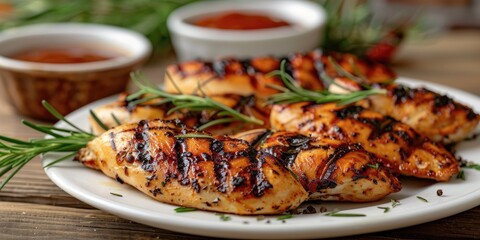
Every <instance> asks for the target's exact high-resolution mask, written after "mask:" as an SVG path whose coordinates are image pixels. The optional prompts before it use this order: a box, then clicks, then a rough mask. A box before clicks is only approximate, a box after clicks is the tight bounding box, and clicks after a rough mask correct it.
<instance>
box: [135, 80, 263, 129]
mask: <svg viewBox="0 0 480 240" xmlns="http://www.w3.org/2000/svg"><path fill="white" fill-rule="evenodd" d="M131 78H132V80H133V82H134V83H135V85H136V86H137V87H139V88H140V90H139V91H137V92H136V93H133V94H131V95H129V96H128V97H127V101H130V103H129V104H130V105H137V104H141V103H144V102H148V101H151V100H152V99H162V100H161V101H160V102H158V103H157V104H165V103H172V104H173V105H174V106H175V107H173V108H171V109H170V110H169V111H168V112H167V115H168V114H171V113H173V112H175V111H178V110H182V109H188V110H190V111H202V110H212V111H216V116H219V117H221V118H219V119H215V120H212V121H209V122H207V123H205V124H203V125H201V126H200V127H198V129H199V130H203V129H206V128H208V127H211V126H214V125H218V124H222V123H229V122H234V121H242V122H245V123H253V124H257V125H263V121H262V120H260V119H257V118H255V117H253V116H247V115H244V114H242V113H240V112H238V111H236V110H234V109H232V108H230V107H228V106H226V105H224V104H223V103H220V102H217V101H215V100H213V99H212V98H210V97H208V96H206V95H204V96H198V95H189V94H182V93H180V94H173V93H168V92H165V91H163V90H161V89H159V88H157V87H156V86H155V85H154V84H152V83H150V82H148V81H145V80H143V79H142V78H141V76H140V75H139V74H138V73H132V75H131Z"/></svg>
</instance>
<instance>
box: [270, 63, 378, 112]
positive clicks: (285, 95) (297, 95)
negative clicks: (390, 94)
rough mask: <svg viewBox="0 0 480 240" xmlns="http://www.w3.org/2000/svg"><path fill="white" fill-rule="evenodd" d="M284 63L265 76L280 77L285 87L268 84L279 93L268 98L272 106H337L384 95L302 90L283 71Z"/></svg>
mask: <svg viewBox="0 0 480 240" xmlns="http://www.w3.org/2000/svg"><path fill="white" fill-rule="evenodd" d="M285 64H286V61H282V63H281V64H280V70H276V71H272V72H271V73H269V74H267V77H271V76H280V78H281V80H282V82H283V84H284V85H285V87H282V86H278V85H273V84H269V85H268V87H270V88H273V89H276V90H278V91H280V92H281V93H277V94H274V95H272V96H270V97H269V98H268V101H269V102H270V103H272V104H289V103H296V102H315V103H329V102H334V103H337V104H339V105H346V104H350V103H353V102H356V101H359V100H361V99H364V98H366V97H368V96H371V95H376V94H385V93H386V90H385V89H367V90H362V91H354V92H351V93H347V94H337V93H332V92H330V91H328V90H323V91H311V90H307V89H304V88H302V87H301V86H300V85H298V84H297V83H296V82H295V80H294V79H293V77H292V76H290V75H289V74H287V73H286V71H285Z"/></svg>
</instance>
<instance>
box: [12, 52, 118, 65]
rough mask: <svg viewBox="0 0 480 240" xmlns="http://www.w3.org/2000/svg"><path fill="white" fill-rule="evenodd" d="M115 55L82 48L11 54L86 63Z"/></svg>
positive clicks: (26, 58) (23, 58)
mask: <svg viewBox="0 0 480 240" xmlns="http://www.w3.org/2000/svg"><path fill="white" fill-rule="evenodd" d="M114 57H116V56H114V55H113V54H110V53H106V52H101V51H97V50H93V49H86V48H85V49H82V48H43V49H42V48H40V49H32V50H29V51H24V52H21V53H19V54H16V55H14V56H12V58H13V59H16V60H21V61H27V62H38V63H67V64H68V63H88V62H97V61H103V60H108V59H112V58H114Z"/></svg>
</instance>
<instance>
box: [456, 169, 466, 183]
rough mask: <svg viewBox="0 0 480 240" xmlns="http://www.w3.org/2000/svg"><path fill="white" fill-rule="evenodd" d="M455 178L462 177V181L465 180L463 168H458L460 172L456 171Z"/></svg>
mask: <svg viewBox="0 0 480 240" xmlns="http://www.w3.org/2000/svg"><path fill="white" fill-rule="evenodd" d="M457 179H462V180H463V181H465V172H464V171H463V170H460V172H458V174H457Z"/></svg>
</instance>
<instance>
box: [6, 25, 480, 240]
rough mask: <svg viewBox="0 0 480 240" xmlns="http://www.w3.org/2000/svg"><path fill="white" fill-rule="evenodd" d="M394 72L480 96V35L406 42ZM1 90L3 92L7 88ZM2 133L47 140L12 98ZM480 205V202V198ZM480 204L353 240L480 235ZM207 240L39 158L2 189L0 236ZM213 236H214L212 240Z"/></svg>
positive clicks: (155, 70) (152, 69)
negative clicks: (78, 189) (95, 203)
mask: <svg viewBox="0 0 480 240" xmlns="http://www.w3.org/2000/svg"><path fill="white" fill-rule="evenodd" d="M171 61H173V59H172V58H168V59H159V60H157V61H154V62H153V63H150V64H149V65H147V66H146V67H145V69H144V71H145V74H146V75H147V76H148V77H149V78H150V79H158V80H159V79H160V78H161V76H162V72H163V70H162V69H163V67H162V66H164V65H165V64H166V63H168V62H171ZM394 68H395V69H396V70H397V71H398V73H399V75H401V76H406V77H412V78H417V79H422V80H425V81H430V82H436V83H441V84H444V85H448V86H452V87H455V88H459V89H462V90H465V91H468V92H471V93H474V94H477V95H480V32H478V31H457V32H449V33H445V34H443V35H441V36H437V37H435V38H431V39H427V40H423V41H421V42H412V43H407V44H405V45H404V46H403V47H402V48H401V49H400V51H399V53H398V55H397V58H396V61H395V64H394ZM0 93H1V91H0ZM0 101H1V102H0V134H1V135H8V136H11V137H14V138H21V139H28V138H33V137H42V135H41V134H38V133H35V132H34V131H32V130H30V129H28V128H27V127H25V126H23V125H21V124H20V120H21V119H23V118H24V117H22V116H19V115H18V114H17V113H16V112H15V109H13V108H12V107H11V106H10V105H9V104H7V102H6V101H5V99H4V98H3V97H2V98H1V100H0ZM479 203H480V200H479ZM479 226H480V206H477V207H475V208H473V209H470V210H468V211H465V212H462V213H459V214H456V215H454V216H451V217H447V218H444V219H440V220H437V221H433V222H429V223H425V224H420V225H416V226H412V227H407V228H401V229H396V230H391V231H384V232H376V233H370V234H365V235H359V236H353V237H348V239H433V238H436V239H444V238H455V239H470V238H480V231H479V230H480V227H479ZM151 238H153V239H155V238H156V239H207V238H202V237H199V236H192V235H186V234H181V233H176V232H171V231H167V230H162V229H156V228H152V227H148V226H145V225H142V224H138V223H134V222H131V221H129V220H125V219H122V218H119V217H116V216H113V215H111V214H108V213H105V212H103V211H101V210H98V209H95V208H93V207H91V206H89V205H87V204H85V203H82V202H80V201H78V200H76V199H75V198H73V197H71V196H70V195H68V194H67V193H65V192H64V191H62V190H61V189H60V188H58V187H57V186H56V185H55V184H53V183H52V182H51V181H50V180H49V179H48V178H47V176H46V175H45V172H44V171H43V169H42V167H41V165H40V160H39V159H38V158H36V159H34V160H32V161H31V162H30V163H29V164H27V165H26V166H25V168H24V169H23V170H22V171H21V172H20V173H19V174H18V175H17V176H16V177H15V178H14V179H13V180H12V181H11V182H10V183H9V184H8V185H7V186H6V187H5V188H4V189H3V190H2V191H1V192H0V239H151ZM208 239H210V238H208Z"/></svg>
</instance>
